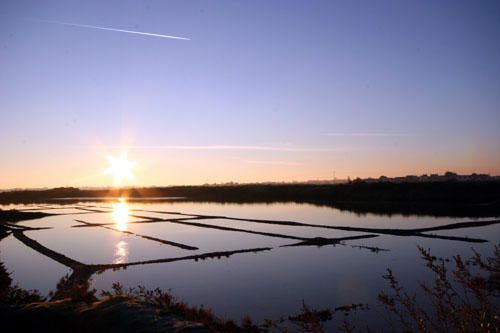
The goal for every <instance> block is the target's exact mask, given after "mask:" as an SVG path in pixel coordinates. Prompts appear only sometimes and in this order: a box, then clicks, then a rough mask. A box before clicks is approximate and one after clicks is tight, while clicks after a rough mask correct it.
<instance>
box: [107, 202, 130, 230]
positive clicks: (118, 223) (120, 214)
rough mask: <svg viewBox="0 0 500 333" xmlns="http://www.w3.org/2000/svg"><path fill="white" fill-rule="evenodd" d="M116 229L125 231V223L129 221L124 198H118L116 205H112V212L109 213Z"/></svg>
mask: <svg viewBox="0 0 500 333" xmlns="http://www.w3.org/2000/svg"><path fill="white" fill-rule="evenodd" d="M111 216H112V217H113V221H114V222H115V227H116V229H118V230H120V231H125V230H127V222H128V219H129V207H128V204H127V202H126V201H125V198H119V199H118V202H117V203H114V204H113V212H112V213H111Z"/></svg>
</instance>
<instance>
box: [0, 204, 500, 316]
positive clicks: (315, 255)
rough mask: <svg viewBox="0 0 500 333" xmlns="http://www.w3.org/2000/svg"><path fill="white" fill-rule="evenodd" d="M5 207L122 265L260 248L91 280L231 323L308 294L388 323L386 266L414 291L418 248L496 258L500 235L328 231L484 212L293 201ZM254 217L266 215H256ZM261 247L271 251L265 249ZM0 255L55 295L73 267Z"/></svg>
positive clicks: (71, 246) (9, 251) (46, 240)
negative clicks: (168, 296) (140, 289)
mask: <svg viewBox="0 0 500 333" xmlns="http://www.w3.org/2000/svg"><path fill="white" fill-rule="evenodd" d="M0 208H2V209H12V208H16V209H30V210H32V209H33V210H35V211H44V212H47V213H52V214H57V215H53V216H48V217H44V218H41V219H36V220H27V221H22V222H18V224H19V225H21V226H25V227H31V228H37V227H49V228H50V229H45V230H29V231H25V235H26V236H28V237H30V238H32V239H33V240H35V241H37V242H39V243H40V244H42V245H43V246H45V247H47V248H49V249H51V250H53V251H56V252H59V253H62V254H64V255H66V256H67V257H69V258H71V259H74V260H77V261H80V262H82V263H85V264H113V263H114V264H123V263H134V262H141V261H148V260H153V259H168V258H181V257H187V256H192V255H197V254H205V253H211V252H222V251H235V250H242V249H255V252H247V253H239V254H234V255H230V256H224V255H221V256H220V257H219V258H208V259H204V260H201V259H199V260H193V259H190V260H179V261H175V262H168V263H146V264H140V265H134V266H129V267H126V268H123V269H118V270H105V271H104V272H102V273H100V274H94V275H93V276H92V283H93V287H94V288H96V289H97V290H101V289H105V290H109V289H110V287H111V284H112V283H113V282H116V281H119V282H121V283H122V284H124V285H125V286H131V287H132V286H137V285H144V286H146V287H148V288H157V287H159V288H161V289H165V290H167V289H170V290H171V292H172V293H173V294H174V295H175V296H177V297H178V298H179V299H181V300H183V301H186V302H188V303H190V304H193V305H201V304H203V305H204V306H207V307H210V308H212V309H213V310H214V311H215V313H216V314H218V315H220V316H222V317H226V318H233V319H238V318H240V317H242V316H243V315H250V316H251V317H252V318H254V319H255V320H262V319H263V318H273V319H277V318H279V317H281V316H286V315H289V314H294V313H296V312H298V311H299V309H300V307H301V304H302V301H304V302H306V303H307V304H309V305H311V306H312V307H314V308H326V307H337V306H341V305H345V304H352V303H366V304H368V305H369V307H370V310H368V311H362V312H359V313H357V314H355V315H354V318H355V319H358V320H369V321H371V322H377V324H378V325H383V323H381V321H380V317H379V315H378V313H379V308H378V305H377V302H376V297H377V294H378V293H379V292H380V291H381V290H384V289H385V288H386V285H385V282H384V280H383V279H382V278H381V276H382V275H383V274H384V273H385V271H386V269H387V268H389V267H390V268H391V269H393V270H394V272H395V274H396V275H397V276H398V277H400V278H401V280H403V281H404V282H405V284H406V285H407V286H408V287H412V288H413V287H415V286H416V282H417V281H418V280H425V279H427V278H429V275H428V272H427V271H426V270H425V267H424V265H423V264H422V261H421V259H420V256H419V253H418V251H417V245H421V246H423V247H425V248H430V249H431V250H432V252H433V254H434V255H436V256H442V257H445V256H452V255H456V254H462V255H464V256H465V257H469V256H470V255H471V254H472V252H471V248H472V247H473V248H474V249H475V250H477V251H478V252H480V253H482V254H485V255H489V254H491V253H492V251H493V247H494V245H495V244H496V243H498V241H499V240H500V224H496V225H490V226H483V227H474V228H461V229H453V230H438V231H432V234H435V235H440V236H456V237H469V238H476V239H482V240H486V241H488V242H484V243H470V242H467V241H464V240H446V239H439V238H424V237H413V236H412V237H402V236H392V235H383V234H377V233H376V232H375V233H374V232H366V231H345V230H336V229H328V228H321V227H320V226H339V227H345V226H349V227H361V228H393V229H414V228H427V227H433V226H440V225H446V224H450V223H457V222H471V223H472V222H475V221H480V219H472V218H443V217H429V216H423V217H422V216H401V215H393V216H380V215H371V214H367V215H357V214H355V213H351V212H346V211H340V210H337V209H334V208H330V207H319V206H313V205H309V204H296V203H280V204H243V205H242V204H218V203H193V202H167V203H158V202H156V203H142V202H141V203H126V202H124V201H122V202H103V201H101V202H81V203H78V204H66V205H54V204H51V205H43V206H37V205H26V206H25V205H15V206H13V205H10V206H0ZM200 215H203V216H200ZM207 215H208V216H207ZM228 217H229V218H231V217H234V218H240V219H242V220H234V219H228ZM256 219H257V220H266V221H249V220H256ZM269 220H273V221H294V222H301V223H306V224H310V225H312V226H296V225H279V224H273V223H269ZM227 228H231V229H233V230H228V229H227ZM234 229H236V230H234ZM430 233H431V232H428V234H430ZM368 234H373V235H377V237H373V238H366V239H356V240H346V241H342V242H340V243H338V244H336V245H326V246H322V247H318V246H286V245H291V244H296V243H298V242H300V241H301V240H303V239H307V238H314V237H323V238H330V239H336V238H342V237H349V236H363V235H368ZM141 236H146V237H150V238H144V237H141ZM151 237H152V238H154V239H151ZM159 240H160V241H159ZM162 241H167V242H171V243H168V244H166V243H165V242H162ZM179 245H180V246H179ZM186 247H188V248H186ZM261 248H269V249H268V250H266V251H260V250H259V249H261ZM0 260H1V261H2V262H4V264H5V265H6V267H7V269H8V270H9V272H11V273H12V277H13V279H14V281H15V282H16V283H18V284H19V286H21V287H23V288H26V289H38V290H39V291H40V292H41V293H42V294H48V293H49V292H50V291H53V290H55V287H56V284H57V282H58V280H59V279H60V278H61V277H62V276H64V275H65V274H67V273H71V269H70V268H68V267H65V266H64V265H62V264H59V263H58V262H56V261H53V260H52V259H50V258H48V257H46V256H44V255H42V254H39V253H38V252H36V251H34V250H33V249H31V248H29V247H27V246H26V245H24V244H23V243H22V242H20V241H19V240H17V239H16V238H14V237H13V236H12V235H10V236H8V237H7V238H5V239H3V240H2V241H1V242H0Z"/></svg>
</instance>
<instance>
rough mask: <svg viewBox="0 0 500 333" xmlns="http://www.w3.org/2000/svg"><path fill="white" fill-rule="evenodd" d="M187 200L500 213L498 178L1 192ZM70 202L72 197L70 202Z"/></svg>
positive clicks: (32, 197)
mask: <svg viewBox="0 0 500 333" xmlns="http://www.w3.org/2000/svg"><path fill="white" fill-rule="evenodd" d="M120 196H125V197H129V198H147V197H155V198H165V199H166V198H167V197H176V198H184V199H183V200H188V201H210V202H233V203H270V202H303V203H312V204H318V205H327V206H331V207H336V208H339V209H344V210H349V211H355V212H358V213H379V214H425V215H436V216H500V182H499V181H488V182H481V181H470V182H459V181H448V182H422V183H412V182H407V183H405V182H403V183H391V182H376V183H367V182H364V181H361V180H360V181H356V182H351V183H346V184H334V185H311V184H282V185H261V184H257V185H217V186H170V187H156V188H130V189H105V190H81V189H78V188H71V187H70V188H55V189H50V190H40V191H11V192H2V193H0V203H12V202H48V201H50V200H53V199H56V198H66V199H71V198H82V197H85V198H100V197H120ZM166 200H167V199H166ZM69 202H71V201H69Z"/></svg>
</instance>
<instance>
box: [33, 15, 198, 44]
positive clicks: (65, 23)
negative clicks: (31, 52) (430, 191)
mask: <svg viewBox="0 0 500 333" xmlns="http://www.w3.org/2000/svg"><path fill="white" fill-rule="evenodd" d="M37 21H41V22H46V23H54V24H60V25H68V26H71V27H79V28H87V29H98V30H107V31H115V32H125V33H128V34H134V35H143V36H150V37H160V38H169V39H179V40H191V39H190V38H186V37H179V36H171V35H163V34H153V33H150V32H142V31H133V30H125V29H116V28H107V27H99V26H96V25H88V24H78V23H69V22H60V21H48V20H37Z"/></svg>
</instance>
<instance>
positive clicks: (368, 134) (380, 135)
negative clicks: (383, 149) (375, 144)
mask: <svg viewBox="0 0 500 333" xmlns="http://www.w3.org/2000/svg"><path fill="white" fill-rule="evenodd" d="M325 135H326V136H351V137H354V136H357V137H408V136H413V134H409V133H326V134H325Z"/></svg>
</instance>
